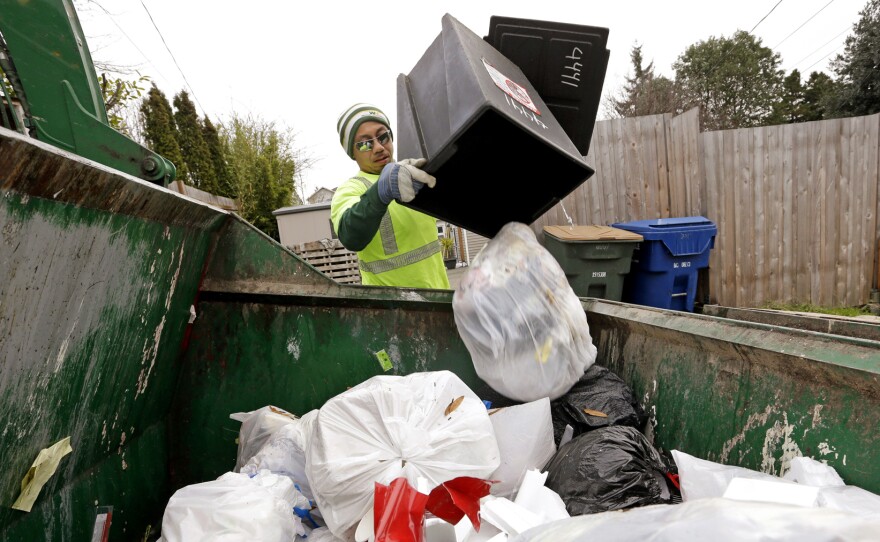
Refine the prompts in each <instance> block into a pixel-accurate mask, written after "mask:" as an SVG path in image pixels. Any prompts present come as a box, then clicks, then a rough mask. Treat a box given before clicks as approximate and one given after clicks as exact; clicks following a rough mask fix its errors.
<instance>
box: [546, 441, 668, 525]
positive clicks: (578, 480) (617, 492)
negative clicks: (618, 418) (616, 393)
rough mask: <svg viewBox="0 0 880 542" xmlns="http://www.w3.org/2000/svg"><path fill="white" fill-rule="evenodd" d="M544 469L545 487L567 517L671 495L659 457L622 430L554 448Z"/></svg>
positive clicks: (664, 500) (662, 499) (655, 501)
mask: <svg viewBox="0 0 880 542" xmlns="http://www.w3.org/2000/svg"><path fill="white" fill-rule="evenodd" d="M545 469H546V470H547V472H548V473H549V474H548V476H547V483H546V485H547V487H549V488H550V489H552V490H553V491H555V492H556V493H558V494H559V496H560V497H562V500H563V502H565V508H566V509H567V510H568V513H569V514H571V515H572V516H579V515H583V514H594V513H597V512H607V511H609V510H623V509H626V508H634V507H637V506H646V505H649V504H661V503H671V502H672V498H673V495H674V493H675V487H674V485H672V483H671V482H667V480H668V478H667V473H668V469H667V466H666V464H665V463H664V462H663V458H662V457H661V456H660V454H659V453H658V452H657V450H655V449H654V447H653V446H651V444H650V443H649V442H648V439H646V438H645V436H644V435H643V434H641V433H640V432H639V431H638V430H637V429H635V428H633V427H628V426H616V427H603V428H600V429H596V430H594V431H590V432H588V433H584V434H583V435H581V436H579V437H577V438H575V439H574V440H572V441H571V442H569V443H567V444H566V445H565V446H563V447H562V448H560V449H559V451H557V452H556V455H555V456H553V459H551V460H550V463H549V464H548V465H547V466H546V467H545Z"/></svg>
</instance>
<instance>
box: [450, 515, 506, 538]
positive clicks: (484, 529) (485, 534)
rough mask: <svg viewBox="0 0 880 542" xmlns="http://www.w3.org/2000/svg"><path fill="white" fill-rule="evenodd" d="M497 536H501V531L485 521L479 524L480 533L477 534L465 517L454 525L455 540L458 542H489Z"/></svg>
mask: <svg viewBox="0 0 880 542" xmlns="http://www.w3.org/2000/svg"><path fill="white" fill-rule="evenodd" d="M498 534H503V533H502V532H501V529H499V528H498V527H496V526H494V525H492V524H491V523H488V522H486V521H483V522H481V523H480V532H477V531H476V530H474V526H473V525H472V524H471V520H470V519H468V518H467V516H465V517H464V518H462V520H461V521H459V522H458V523H456V524H455V538H456V540H458V542H489V540H492V539H493V538H495V537H496V536H497V535H498Z"/></svg>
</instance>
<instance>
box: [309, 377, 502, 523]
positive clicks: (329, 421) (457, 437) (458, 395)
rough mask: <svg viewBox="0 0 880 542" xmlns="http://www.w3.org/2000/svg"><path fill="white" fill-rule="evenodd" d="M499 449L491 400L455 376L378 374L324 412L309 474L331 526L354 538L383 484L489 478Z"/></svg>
mask: <svg viewBox="0 0 880 542" xmlns="http://www.w3.org/2000/svg"><path fill="white" fill-rule="evenodd" d="M499 462H500V460H499V452H498V444H497V443H496V441H495V434H494V432H493V430H492V422H491V421H490V420H489V414H488V412H487V411H486V406H485V405H484V404H483V402H482V401H481V400H480V399H479V398H478V397H477V396H476V395H475V394H474V393H473V391H471V390H470V388H468V387H467V386H466V385H465V384H464V382H462V381H461V379H459V378H458V377H457V376H456V375H454V374H453V373H451V372H449V371H437V372H430V373H414V374H411V375H408V376H403V377H401V376H376V377H373V378H371V379H369V380H367V381H366V382H363V383H361V384H359V385H358V386H355V387H354V388H351V389H350V390H348V391H346V392H344V393H342V394H340V395H338V396H336V397H334V398H332V399H330V400H329V401H327V403H325V404H324V406H322V407H321V409H320V412H319V413H318V416H317V418H316V419H315V422H314V427H313V430H312V435H311V442H310V443H309V449H308V453H307V454H306V474H307V476H308V479H309V481H310V482H311V486H312V491H313V492H314V496H315V500H316V502H317V505H318V508H319V509H320V511H321V515H322V517H323V518H324V520H325V521H326V522H327V527H329V528H330V530H331V531H333V534H335V535H336V536H339V537H340V538H350V536H351V535H353V531H354V529H355V527H356V526H357V524H358V522H360V520H361V518H363V517H364V515H365V514H366V513H367V512H368V511H369V510H370V507H371V506H372V504H373V493H374V490H375V484H376V483H377V482H378V483H380V484H385V485H387V484H389V483H391V482H392V481H393V480H395V479H396V478H399V477H405V478H406V479H407V480H409V482H410V483H411V484H417V483H418V478H419V477H423V478H425V479H426V480H427V481H428V482H429V486H430V487H429V488H428V490H431V489H433V488H434V487H436V486H437V485H439V484H441V483H443V482H446V481H448V480H452V479H454V478H458V477H460V476H469V477H473V478H482V479H485V478H488V477H489V475H490V474H492V473H493V472H494V471H495V469H497V468H498V465H499Z"/></svg>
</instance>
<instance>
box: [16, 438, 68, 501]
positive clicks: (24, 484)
mask: <svg viewBox="0 0 880 542" xmlns="http://www.w3.org/2000/svg"><path fill="white" fill-rule="evenodd" d="M72 451H73V448H71V446H70V437H65V438H63V439H61V440H59V441H58V442H56V443H55V444H53V445H52V446H50V447H48V448H44V449H42V450H40V453H39V454H37V458H36V459H34V462H33V464H32V465H31V468H29V469H28V471H27V474H25V475H24V478H23V479H22V481H21V495H19V496H18V499H16V501H15V503H13V505H12V508H14V509H15V510H21V511H22V512H30V511H31V508H32V507H33V506H34V501H36V500H37V497H38V496H39V495H40V490H41V489H43V486H44V485H46V482H48V481H49V478H51V477H52V475H53V474H55V471H56V470H57V469H58V464H59V463H60V462H61V459H62V458H63V457H64V456H65V455H67V454H69V453H70V452H72Z"/></svg>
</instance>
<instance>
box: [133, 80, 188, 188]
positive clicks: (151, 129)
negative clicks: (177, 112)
mask: <svg viewBox="0 0 880 542" xmlns="http://www.w3.org/2000/svg"><path fill="white" fill-rule="evenodd" d="M141 115H142V116H143V124H144V138H145V139H146V141H147V146H148V147H149V148H150V149H152V151H153V152H155V153H158V154H160V155H162V156H163V157H165V158H166V159H168V160H170V161H171V162H172V163H173V164H174V165H175V166H176V167H177V178H178V179H186V178H187V169H186V163H185V162H184V160H183V153H181V152H180V144H179V143H178V141H177V128H176V126H175V125H174V114H173V113H172V111H171V104H169V103H168V98H166V97H165V94H164V93H163V92H162V91H161V90H159V89H158V88H157V87H156V85H155V84H154V85H153V86H152V87H151V88H150V91H149V92H148V93H147V97H146V98H144V99H143V101H142V102H141Z"/></svg>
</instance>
